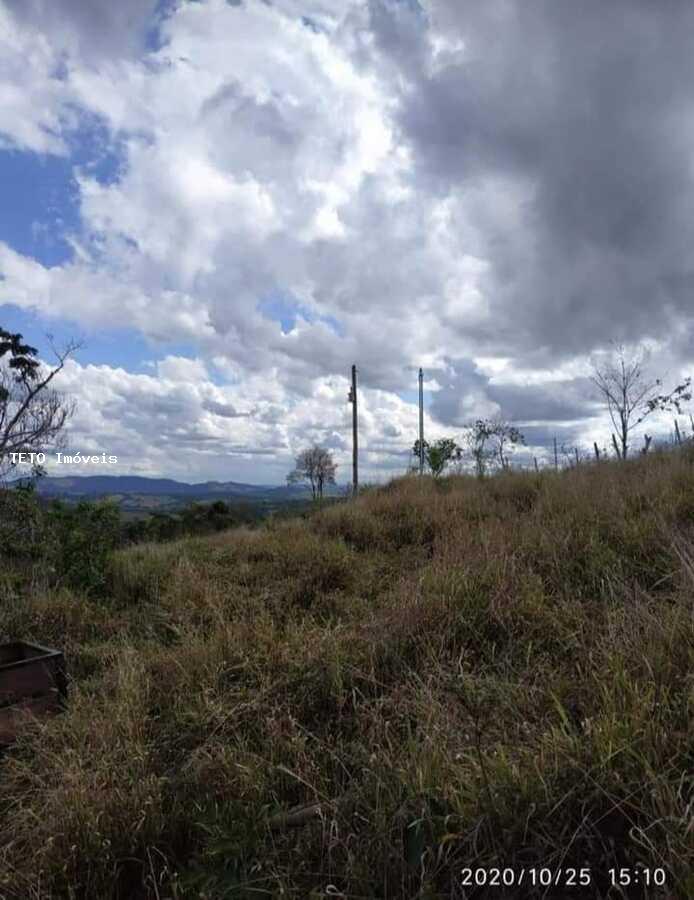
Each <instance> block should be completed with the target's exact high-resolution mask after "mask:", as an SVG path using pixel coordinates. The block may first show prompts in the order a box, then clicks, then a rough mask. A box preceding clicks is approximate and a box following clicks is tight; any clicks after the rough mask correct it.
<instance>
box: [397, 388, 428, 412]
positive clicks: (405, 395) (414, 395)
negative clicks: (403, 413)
mask: <svg viewBox="0 0 694 900" xmlns="http://www.w3.org/2000/svg"><path fill="white" fill-rule="evenodd" d="M397 395H398V397H399V398H400V399H401V400H402V401H404V402H405V403H413V404H415V405H416V406H418V405H419V388H415V390H412V391H398V392H397ZM426 407H427V397H426V391H425V393H424V408H425V409H426Z"/></svg>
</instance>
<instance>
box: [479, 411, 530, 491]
mask: <svg viewBox="0 0 694 900" xmlns="http://www.w3.org/2000/svg"><path fill="white" fill-rule="evenodd" d="M464 441H465V444H466V445H467V448H468V451H469V452H470V454H471V456H472V458H473V460H474V463H475V469H476V471H477V474H478V475H479V476H480V478H481V477H483V476H484V474H485V472H486V469H487V465H488V464H489V463H490V462H492V461H496V462H497V463H498V464H499V466H500V467H501V468H502V469H508V467H509V465H510V459H509V451H510V450H511V447H512V446H513V445H515V444H524V443H525V437H524V436H523V435H522V434H521V432H520V431H519V430H518V428H516V426H515V425H511V424H510V422H506V421H505V420H504V419H477V420H476V421H475V422H473V423H471V424H470V425H467V426H466V427H465V439H464Z"/></svg>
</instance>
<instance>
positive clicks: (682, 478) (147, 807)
mask: <svg viewBox="0 0 694 900" xmlns="http://www.w3.org/2000/svg"><path fill="white" fill-rule="evenodd" d="M693 534H694V455H692V451H691V448H683V449H682V451H679V452H669V453H667V452H659V453H656V454H652V455H649V456H646V457H641V458H638V459H634V460H633V461H630V462H626V463H621V464H619V463H604V464H599V465H591V466H588V465H585V466H581V467H579V468H577V469H574V470H572V471H569V472H564V473H554V472H543V473H542V474H541V475H534V474H529V473H523V472H507V473H502V474H501V475H499V476H498V477H495V478H492V479H486V480H483V481H480V480H477V479H475V478H472V477H468V476H454V477H449V478H446V479H443V480H441V481H440V482H439V483H435V482H433V481H432V480H431V479H429V478H423V479H418V478H416V477H407V478H403V479H399V480H396V481H394V482H392V483H391V484H390V485H388V486H387V487H386V488H383V489H380V490H371V491H366V492H364V493H363V495H362V496H361V497H359V498H358V499H357V500H355V501H353V502H350V503H345V504H342V505H339V506H334V507H332V508H329V509H325V510H322V511H319V512H318V513H317V514H315V515H314V516H313V517H311V518H310V519H308V520H296V521H292V522H276V523H270V524H269V525H268V526H267V527H264V528H261V529H257V530H247V529H237V530H234V531H229V532H224V533H221V534H218V535H215V536H212V537H201V538H190V539H186V540H182V541H179V542H171V543H167V544H163V545H153V544H143V545H138V546H135V547H131V548H128V549H126V550H121V551H118V552H117V553H116V554H115V555H114V556H113V557H112V559H111V562H110V564H109V570H108V592H107V599H105V600H104V599H100V600H95V599H88V598H86V597H85V596H80V595H79V594H76V593H71V592H69V591H67V590H59V591H58V590H55V589H50V588H47V589H42V587H41V585H40V584H35V585H34V588H33V590H32V591H30V592H28V593H27V592H24V593H21V594H20V593H17V589H16V587H15V586H14V585H15V582H13V581H12V580H11V579H9V578H6V577H5V578H4V580H3V575H2V574H0V585H1V586H0V636H4V637H7V638H15V637H23V638H34V639H36V640H39V641H41V642H42V643H45V644H51V645H54V646H58V647H61V648H63V649H64V650H65V653H66V656H67V659H68V661H69V664H70V667H71V673H72V676H73V679H74V681H73V683H72V685H71V697H70V704H69V710H68V711H67V712H66V713H65V714H64V715H62V716H60V717H57V718H55V719H53V720H52V721H50V722H49V723H47V724H46V725H43V726H37V727H35V728H34V729H33V730H32V731H31V732H30V733H29V732H28V733H27V734H26V735H25V736H24V737H23V738H22V739H21V740H20V741H19V742H18V743H17V744H16V745H15V746H14V747H13V748H12V750H11V751H9V752H8V753H7V754H6V755H5V757H4V759H3V760H2V762H0V807H1V808H2V809H3V813H4V814H3V816H2V818H1V819H0V896H3V897H7V898H20V897H21V898H44V897H68V896H69V897H75V898H93V897H104V898H109V897H110V898H132V897H135V898H136V897H148V898H165V897H166V898H184V897H185V898H188V897H208V898H222V897H249V898H250V897H261V896H287V897H309V896H314V897H319V896H346V897H350V898H355V897H363V898H378V897H380V898H403V897H405V898H406V897H412V898H414V897H418V898H435V897H442V898H443V897H456V896H459V897H462V896H468V897H475V896H479V897H485V896H492V893H493V896H495V897H504V896H507V897H524V896H527V897H531V896H538V897H540V896H543V897H565V896H572V897H581V896H586V897H606V896H608V895H609V896H614V897H617V896H622V897H640V896H644V897H658V896H663V897H687V896H693V895H694V880H693V879H692V875H691V872H692V871H694V835H693V832H694V814H693V812H692V810H693V800H694V792H693V786H694V785H693V781H694V724H693V723H694V717H693V715H692V713H693V711H694V710H693V708H692V707H693V704H694V640H693V636H694V635H693V631H694V619H693V617H692V596H693V592H694V545H693V543H692V535H693ZM296 807H301V808H305V807H308V810H307V811H306V812H304V813H302V814H301V815H298V816H296V817H295V819H298V820H299V822H300V823H301V824H295V825H292V824H291V822H292V819H291V818H290V820H289V822H288V821H287V819H286V817H285V818H284V819H283V818H282V815H281V814H282V813H286V812H288V811H293V810H294V809H295V808H296ZM312 813H313V815H312ZM541 865H542V866H547V867H551V868H553V869H556V868H558V867H559V866H561V867H563V868H567V867H569V866H575V867H590V869H591V874H592V879H593V883H592V885H591V887H590V888H584V889H583V890H581V889H580V888H573V889H571V890H569V889H567V888H565V887H560V888H556V889H554V888H549V889H548V888H546V887H538V888H536V889H535V890H534V891H533V890H532V889H531V888H530V887H529V886H527V883H526V886H524V887H523V888H518V887H517V886H516V887H511V888H508V889H507V890H506V893H504V889H503V888H501V887H498V888H495V889H493V891H492V889H490V888H479V889H477V892H475V889H472V888H467V893H466V894H464V893H463V890H462V887H461V877H460V873H461V870H462V869H463V868H464V867H466V866H472V867H473V868H476V867H487V868H489V867H492V866H501V867H503V866H508V867H515V869H516V871H518V870H519V869H520V867H521V866H526V867H529V866H541ZM637 865H644V866H647V867H650V868H651V869H653V868H655V867H661V868H662V869H664V870H665V872H666V877H667V887H666V888H665V889H663V890H662V892H659V889H657V888H655V887H653V886H651V887H648V888H644V887H643V886H640V887H638V888H637V887H634V886H633V885H632V886H631V887H628V888H623V889H622V892H621V893H618V892H616V891H610V890H609V880H608V869H609V868H610V867H616V868H619V867H624V866H637ZM330 886H332V887H330Z"/></svg>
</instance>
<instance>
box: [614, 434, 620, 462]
mask: <svg viewBox="0 0 694 900" xmlns="http://www.w3.org/2000/svg"><path fill="white" fill-rule="evenodd" d="M612 444H613V446H614V452H615V453H616V454H617V459H621V458H622V454H621V453H620V452H619V444H618V443H617V438H616V437H615V436H614V432H612Z"/></svg>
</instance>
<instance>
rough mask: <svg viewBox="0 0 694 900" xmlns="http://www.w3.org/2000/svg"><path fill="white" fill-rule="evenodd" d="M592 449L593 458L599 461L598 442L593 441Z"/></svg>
mask: <svg viewBox="0 0 694 900" xmlns="http://www.w3.org/2000/svg"><path fill="white" fill-rule="evenodd" d="M593 449H594V450H595V459H596V460H597V461H598V462H600V451H599V450H598V442H597V441H593Z"/></svg>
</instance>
